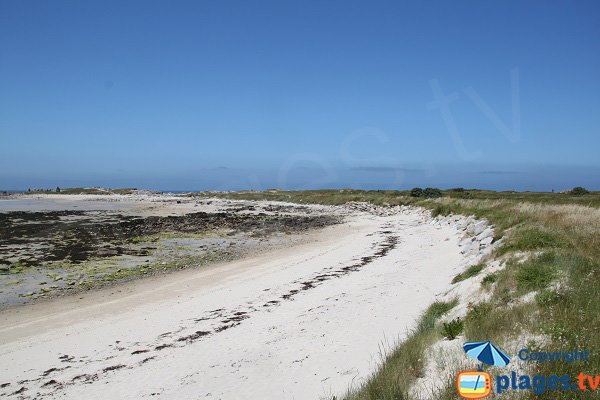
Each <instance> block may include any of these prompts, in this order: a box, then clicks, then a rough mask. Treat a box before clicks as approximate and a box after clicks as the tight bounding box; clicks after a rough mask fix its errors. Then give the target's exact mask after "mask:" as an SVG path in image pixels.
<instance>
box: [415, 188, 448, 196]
mask: <svg viewBox="0 0 600 400" xmlns="http://www.w3.org/2000/svg"><path fill="white" fill-rule="evenodd" d="M410 196H411V197H424V198H434V197H442V191H441V190H440V189H436V188H425V189H421V188H420V187H416V188H414V189H412V190H411V191H410Z"/></svg>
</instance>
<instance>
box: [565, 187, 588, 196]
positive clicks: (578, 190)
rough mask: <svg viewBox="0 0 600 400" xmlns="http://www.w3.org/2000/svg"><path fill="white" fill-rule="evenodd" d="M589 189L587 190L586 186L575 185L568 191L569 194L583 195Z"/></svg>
mask: <svg viewBox="0 0 600 400" xmlns="http://www.w3.org/2000/svg"><path fill="white" fill-rule="evenodd" d="M589 193H590V191H589V190H587V189H586V188H582V187H581V186H577V187H574V188H573V189H571V190H570V191H569V194H572V195H574V196H583V195H584V194H589Z"/></svg>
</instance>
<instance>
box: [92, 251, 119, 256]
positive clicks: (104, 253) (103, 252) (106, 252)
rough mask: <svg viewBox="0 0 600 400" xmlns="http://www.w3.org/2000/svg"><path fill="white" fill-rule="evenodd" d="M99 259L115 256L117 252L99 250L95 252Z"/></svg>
mask: <svg viewBox="0 0 600 400" xmlns="http://www.w3.org/2000/svg"><path fill="white" fill-rule="evenodd" d="M97 254H98V256H100V257H107V256H117V255H119V252H118V251H117V250H115V249H99V250H98V252H97Z"/></svg>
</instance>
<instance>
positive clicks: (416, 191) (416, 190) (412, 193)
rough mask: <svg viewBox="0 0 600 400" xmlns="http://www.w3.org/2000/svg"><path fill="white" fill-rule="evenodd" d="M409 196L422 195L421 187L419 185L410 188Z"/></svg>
mask: <svg viewBox="0 0 600 400" xmlns="http://www.w3.org/2000/svg"><path fill="white" fill-rule="evenodd" d="M410 197H423V189H421V188H420V187H416V188H412V189H411V191H410Z"/></svg>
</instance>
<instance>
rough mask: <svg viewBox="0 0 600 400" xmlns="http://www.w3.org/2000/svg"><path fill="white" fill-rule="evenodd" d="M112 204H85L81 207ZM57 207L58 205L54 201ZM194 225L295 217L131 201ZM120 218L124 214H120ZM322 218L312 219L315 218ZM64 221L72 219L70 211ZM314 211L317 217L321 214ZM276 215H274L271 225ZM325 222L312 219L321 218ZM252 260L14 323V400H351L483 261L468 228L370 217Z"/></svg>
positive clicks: (7, 329) (7, 345)
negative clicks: (346, 397) (235, 216)
mask: <svg viewBox="0 0 600 400" xmlns="http://www.w3.org/2000/svg"><path fill="white" fill-rule="evenodd" d="M86 200H93V201H94V202H100V203H102V202H107V204H108V199H97V198H94V199H89V198H85V197H82V198H75V197H71V198H70V199H69V201H71V202H73V201H76V202H80V205H81V206H82V207H85V204H92V203H85V201H86ZM53 201H54V200H53ZM119 201H122V207H121V209H122V211H123V212H127V210H132V209H136V210H137V211H136V212H138V213H139V212H140V209H142V210H144V211H143V212H145V213H155V214H167V215H168V214H173V215H175V214H179V215H185V214H186V213H188V212H190V211H191V210H192V209H193V210H201V211H205V212H215V211H219V210H220V211H223V210H226V209H228V208H231V207H237V208H238V209H239V208H240V207H242V208H245V207H248V205H249V204H250V205H255V206H257V207H258V209H259V210H257V211H253V210H252V209H250V210H245V211H244V212H249V213H252V212H256V213H259V212H263V211H264V210H265V209H266V208H269V207H270V208H269V209H272V207H274V206H282V205H285V204H284V203H275V202H272V203H268V202H233V201H225V200H213V201H211V202H203V203H199V202H197V201H196V202H193V203H192V202H188V201H184V202H179V203H178V199H177V198H175V197H174V198H161V199H159V198H156V199H151V198H144V199H129V200H126V199H125V198H122V199H120V200H119ZM110 207H114V204H112V203H111V205H110ZM311 207H312V206H311ZM63 208H64V207H63ZM309 208H310V207H309ZM261 210H262V211H261ZM311 212H312V211H311ZM314 212H318V213H330V214H334V215H337V216H341V217H343V222H342V223H339V224H334V225H329V226H325V227H322V228H318V229H311V230H309V231H307V232H303V233H302V234H301V235H300V237H301V240H295V241H293V242H290V243H289V244H288V245H285V246H273V247H271V248H268V249H264V250H261V251H258V252H254V253H252V254H248V255H247V256H244V257H243V258H241V259H237V260H232V261H224V262H220V263H214V264H211V265H209V266H206V267H203V268H197V269H196V268H190V269H186V270H182V271H176V272H174V273H170V274H166V275H159V276H151V277H149V278H146V279H140V280H135V281H131V282H125V283H123V284H120V285H114V286H110V287H105V288H100V289H97V290H90V291H85V292H81V293H78V294H76V295H71V296H64V297H59V298H54V299H49V300H46V301H40V302H37V303H32V304H26V305H22V306H19V307H13V308H9V309H6V310H4V311H2V312H1V313H0V321H1V324H0V343H1V345H0V377H1V378H0V384H2V387H1V389H0V393H1V395H2V396H9V397H15V398H57V399H58V398H72V399H75V398H80V399H83V398H85V399H106V398H131V399H133V398H157V397H158V398H165V399H175V398H177V399H199V398H214V399H318V398H331V396H333V395H339V394H343V393H344V392H345V391H346V390H347V389H348V388H350V387H351V386H353V385H358V384H360V382H361V381H362V380H363V379H365V378H366V377H367V376H368V375H369V374H370V373H372V372H374V371H375V369H376V367H377V365H378V363H379V362H380V361H381V357H382V355H383V354H384V353H385V351H387V349H389V348H390V347H391V346H392V345H393V344H394V343H396V342H397V341H398V340H401V339H402V338H403V337H405V335H406V333H407V332H409V330H410V329H411V328H413V327H414V325H415V322H416V319H417V318H418V317H419V315H420V314H421V313H422V312H423V311H424V310H425V309H426V308H427V306H429V305H430V304H431V303H432V302H433V301H435V300H436V298H438V297H441V296H443V295H444V293H445V292H447V290H448V289H449V288H450V282H451V280H452V278H453V277H454V276H455V275H456V274H457V273H459V272H461V271H462V270H463V269H464V268H465V266H466V265H468V264H472V263H473V262H474V261H475V260H476V258H477V256H478V254H479V251H480V247H479V245H478V246H477V248H474V247H472V246H471V247H470V248H467V249H465V246H464V242H462V243H461V240H463V239H464V236H465V226H466V222H465V218H464V217H454V219H447V220H445V221H444V223H440V222H439V221H438V220H433V219H432V218H431V217H430V215H429V213H428V212H426V211H424V210H422V209H418V208H412V207H393V208H386V209H378V208H376V207H373V206H366V205H361V204H354V205H347V206H339V207H325V206H314Z"/></svg>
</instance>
